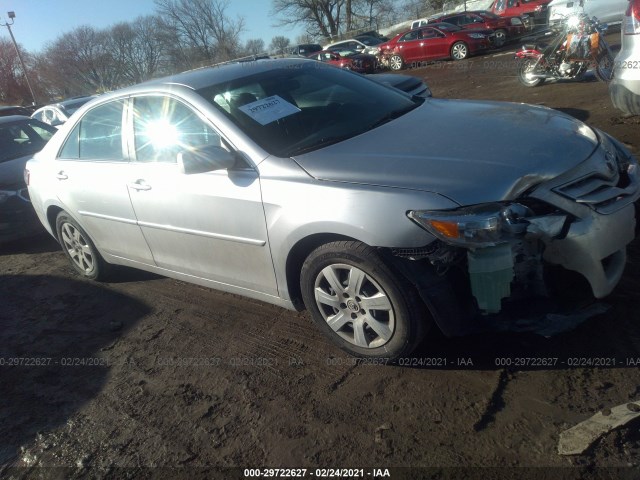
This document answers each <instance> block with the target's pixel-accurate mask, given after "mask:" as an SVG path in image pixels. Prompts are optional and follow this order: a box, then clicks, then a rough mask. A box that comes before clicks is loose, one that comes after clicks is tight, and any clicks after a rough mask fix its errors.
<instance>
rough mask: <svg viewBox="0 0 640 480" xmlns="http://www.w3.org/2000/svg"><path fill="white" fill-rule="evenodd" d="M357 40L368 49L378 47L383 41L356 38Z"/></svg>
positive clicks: (372, 38)
mask: <svg viewBox="0 0 640 480" xmlns="http://www.w3.org/2000/svg"><path fill="white" fill-rule="evenodd" d="M357 40H358V41H360V42H362V43H364V44H365V45H366V46H368V47H372V46H374V45H380V44H381V43H382V42H384V40H382V39H381V38H374V37H358V38H357Z"/></svg>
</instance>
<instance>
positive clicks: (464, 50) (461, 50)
mask: <svg viewBox="0 0 640 480" xmlns="http://www.w3.org/2000/svg"><path fill="white" fill-rule="evenodd" d="M468 56H469V47H467V44H466V43H464V42H456V43H454V44H453V45H452V46H451V58H453V59H454V60H464V59H465V58H467V57H468Z"/></svg>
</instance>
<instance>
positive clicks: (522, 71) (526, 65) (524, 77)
mask: <svg viewBox="0 0 640 480" xmlns="http://www.w3.org/2000/svg"><path fill="white" fill-rule="evenodd" d="M537 66H538V61H537V60H534V59H532V58H526V59H524V60H523V61H522V63H520V66H519V67H518V78H519V79H520V83H522V84H523V85H524V86H525V87H537V86H539V85H542V84H543V83H544V78H542V77H535V76H534V75H535V74H536V67H537Z"/></svg>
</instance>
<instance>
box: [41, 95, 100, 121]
mask: <svg viewBox="0 0 640 480" xmlns="http://www.w3.org/2000/svg"><path fill="white" fill-rule="evenodd" d="M95 97H96V95H91V96H87V97H74V98H70V99H68V100H64V101H62V102H59V103H54V104H52V105H47V106H45V107H42V108H39V109H38V110H36V111H35V112H33V115H31V118H35V119H36V120H40V121H41V122H43V123H46V124H48V125H51V126H52V127H56V128H57V127H59V126H60V125H62V124H63V123H64V122H66V121H67V120H69V117H70V116H71V115H73V112H75V111H76V110H78V109H79V108H80V107H81V106H82V105H84V104H85V103H87V102H88V101H89V100H92V99H93V98H95Z"/></svg>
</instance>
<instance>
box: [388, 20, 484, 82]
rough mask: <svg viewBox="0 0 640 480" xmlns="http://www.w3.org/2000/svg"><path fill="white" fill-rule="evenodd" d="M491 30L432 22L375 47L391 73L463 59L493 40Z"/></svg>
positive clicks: (482, 48)
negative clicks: (436, 62) (443, 60)
mask: <svg viewBox="0 0 640 480" xmlns="http://www.w3.org/2000/svg"><path fill="white" fill-rule="evenodd" d="M492 36H493V31H491V30H487V29H479V30H463V29H462V28H460V27H456V26H455V25H451V24H450V23H434V24H429V25H427V26H424V27H420V28H416V29H414V30H410V31H408V32H404V33H401V34H399V35H396V36H395V37H394V38H392V39H391V40H389V41H388V42H385V43H382V44H380V45H379V46H378V51H379V52H380V55H381V57H382V62H383V63H385V64H387V65H388V66H389V68H391V70H400V69H401V68H402V67H404V66H406V65H411V64H416V63H417V62H423V61H429V60H441V59H445V58H453V59H454V60H463V59H465V58H467V57H468V56H469V55H473V54H475V53H477V52H480V51H482V50H486V49H487V48H489V46H490V45H491V42H492V41H493V38H492Z"/></svg>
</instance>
